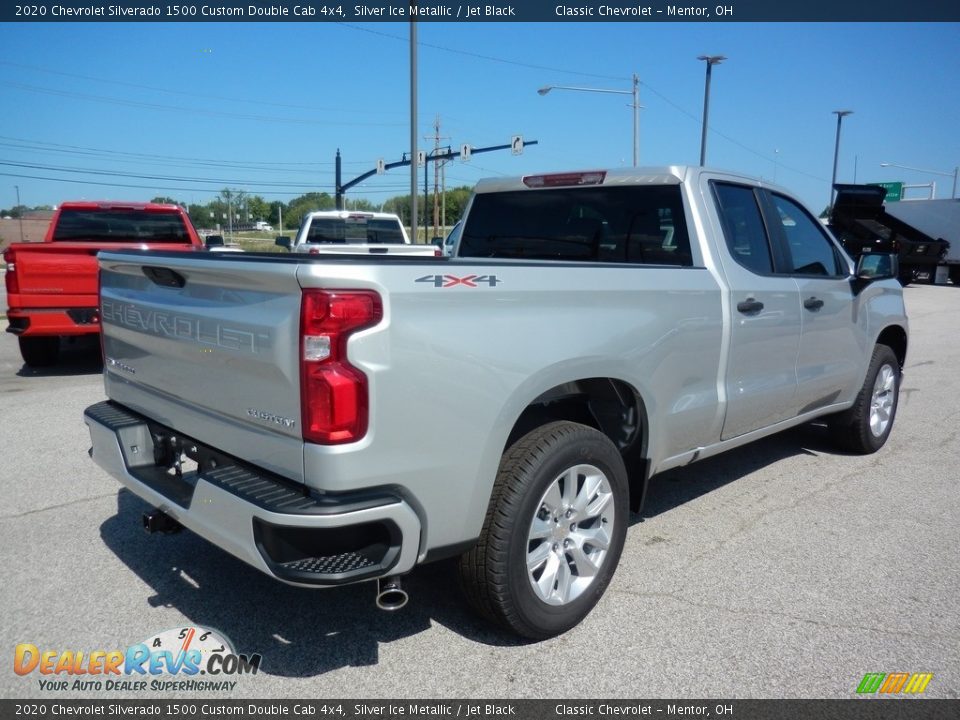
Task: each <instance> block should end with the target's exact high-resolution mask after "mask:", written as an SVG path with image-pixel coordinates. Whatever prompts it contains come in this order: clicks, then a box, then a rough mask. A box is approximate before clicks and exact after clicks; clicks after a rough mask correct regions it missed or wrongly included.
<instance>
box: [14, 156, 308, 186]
mask: <svg viewBox="0 0 960 720" xmlns="http://www.w3.org/2000/svg"><path fill="white" fill-rule="evenodd" d="M0 165H6V166H8V167H20V168H27V169H29V170H53V171H55V172H68V173H87V174H90V175H109V176H113V177H129V178H136V179H138V180H168V181H172V182H199V183H214V184H217V185H223V184H227V185H255V184H256V185H264V186H267V187H300V185H301V183H281V182H268V181H264V180H230V179H224V178H197V177H170V176H168V175H137V174H134V173H125V172H119V171H116V170H94V169H91V168H73V167H58V166H56V165H41V164H38V163H16V162H9V161H7V160H0Z"/></svg>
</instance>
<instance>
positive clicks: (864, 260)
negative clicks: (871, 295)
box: [856, 253, 900, 282]
mask: <svg viewBox="0 0 960 720" xmlns="http://www.w3.org/2000/svg"><path fill="white" fill-rule="evenodd" d="M899 273H900V262H899V258H898V257H897V256H896V255H893V254H889V255H888V254H886V253H864V254H863V255H861V256H860V257H859V258H857V271H856V276H857V280H865V281H867V282H871V281H873V280H887V279H890V278H895V277H897V276H898V275H899Z"/></svg>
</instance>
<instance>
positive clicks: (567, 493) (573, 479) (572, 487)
mask: <svg viewBox="0 0 960 720" xmlns="http://www.w3.org/2000/svg"><path fill="white" fill-rule="evenodd" d="M579 470H580V468H579V467H572V468H570V469H569V470H567V471H566V472H565V473H564V474H563V475H561V476H560V477H559V478H558V480H563V502H564V503H565V504H567V505H572V504H573V503H574V502H575V501H576V498H577V476H578V475H579V474H580V473H579Z"/></svg>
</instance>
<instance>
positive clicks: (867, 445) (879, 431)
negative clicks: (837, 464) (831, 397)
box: [830, 345, 900, 454]
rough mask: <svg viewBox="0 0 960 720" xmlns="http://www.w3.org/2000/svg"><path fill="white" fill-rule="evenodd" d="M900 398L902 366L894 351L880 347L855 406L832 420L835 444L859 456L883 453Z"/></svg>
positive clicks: (876, 350) (877, 347) (872, 359)
mask: <svg viewBox="0 0 960 720" xmlns="http://www.w3.org/2000/svg"><path fill="white" fill-rule="evenodd" d="M899 397H900V363H899V362H898V361H897V356H896V355H894V353H893V350H891V349H890V348H889V347H887V346H886V345H877V346H875V347H874V348H873V357H872V358H871V359H870V366H869V367H868V368H867V376H866V378H865V379H864V381H863V387H861V388H860V392H859V394H858V395H857V399H856V402H854V403H853V407H851V408H850V409H849V410H846V411H844V412H842V413H840V414H839V415H836V416H834V417H833V418H831V420H830V431H831V435H832V436H833V438H834V440H835V442H836V443H837V444H838V445H839V446H840V447H841V448H843V449H844V450H850V451H852V452H856V453H862V454H867V453H873V452H876V451H877V450H879V449H880V448H881V447H883V444H884V443H885V442H886V441H887V438H888V437H890V431H891V430H892V429H893V421H894V418H896V415H897V405H898V403H899Z"/></svg>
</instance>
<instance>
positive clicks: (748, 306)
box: [737, 298, 763, 315]
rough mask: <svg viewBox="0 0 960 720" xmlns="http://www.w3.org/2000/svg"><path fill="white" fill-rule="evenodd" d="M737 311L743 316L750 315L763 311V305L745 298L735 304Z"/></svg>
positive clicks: (753, 299) (752, 299)
mask: <svg viewBox="0 0 960 720" xmlns="http://www.w3.org/2000/svg"><path fill="white" fill-rule="evenodd" d="M737 310H739V311H740V312H742V313H743V314H744V315H752V314H754V313H758V312H760V311H761V310H763V303H762V302H760V301H759V300H756V299H755V298H747V299H746V300H741V301H740V302H738V303H737Z"/></svg>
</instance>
